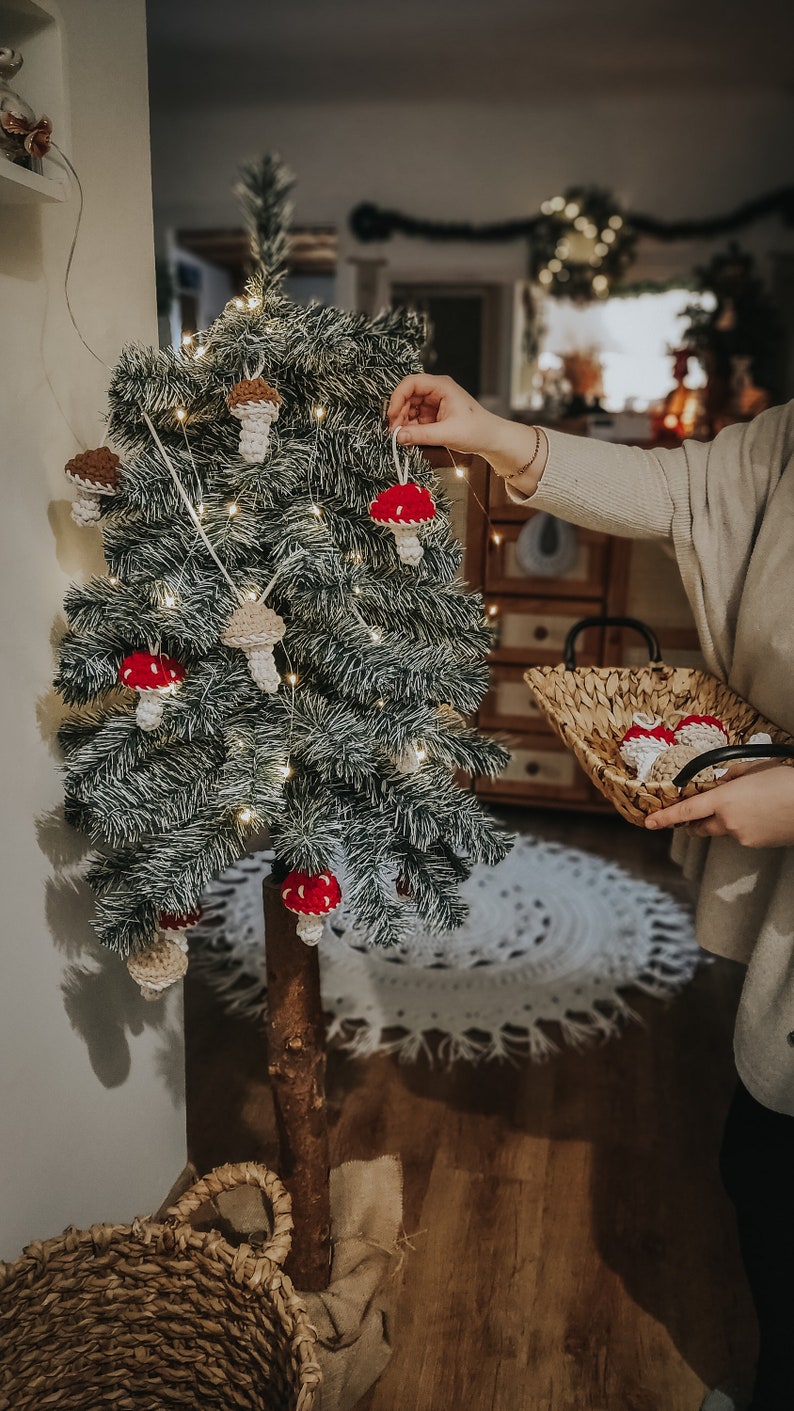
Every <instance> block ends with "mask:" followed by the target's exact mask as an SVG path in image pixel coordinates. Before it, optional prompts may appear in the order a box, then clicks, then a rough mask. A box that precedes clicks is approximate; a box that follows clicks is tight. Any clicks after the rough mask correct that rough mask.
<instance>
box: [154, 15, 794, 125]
mask: <svg viewBox="0 0 794 1411" xmlns="http://www.w3.org/2000/svg"><path fill="white" fill-rule="evenodd" d="M147 8H148V17H149V46H150V74H151V88H152V102H153V105H154V106H155V107H157V108H168V107H173V106H175V105H179V106H185V105H195V106H204V105H205V104H211V105H213V106H224V107H226V106H241V105H247V104H256V103H266V102H274V101H278V102H284V101H293V102H301V103H308V102H312V101H315V102H329V101H340V102H341V101H345V102H350V101H364V100H377V99H383V100H389V101H395V100H404V101H410V102H414V101H416V100H418V99H425V100H431V101H433V100H435V101H443V102H447V101H450V100H458V101H464V102H465V101H467V100H469V99H472V98H479V99H484V100H487V101H491V102H498V101H501V102H521V101H531V100H532V98H533V96H539V97H541V96H542V97H543V98H544V100H548V99H549V98H550V97H553V96H556V97H557V98H558V99H559V100H561V101H564V100H565V99H566V98H573V97H575V96H577V95H579V96H581V95H587V96H590V95H592V96H594V97H595V96H596V95H597V96H599V97H609V96H610V95H611V94H614V93H621V94H626V93H649V92H650V93H657V94H659V93H667V94H670V95H671V101H674V95H675V94H676V93H692V92H715V91H719V92H721V93H723V94H728V95H729V94H730V93H731V92H732V91H736V90H748V89H761V90H764V91H770V90H788V91H789V92H792V91H794V4H793V3H792V0H754V3H753V4H751V5H748V4H747V0H600V3H592V2H591V3H585V0H400V3H399V4H394V3H392V4H388V5H386V4H383V3H378V0H367V2H366V3H365V0H280V3H279V2H278V0H223V3H218V0H148V7H147ZM792 136H793V137H794V134H792Z"/></svg>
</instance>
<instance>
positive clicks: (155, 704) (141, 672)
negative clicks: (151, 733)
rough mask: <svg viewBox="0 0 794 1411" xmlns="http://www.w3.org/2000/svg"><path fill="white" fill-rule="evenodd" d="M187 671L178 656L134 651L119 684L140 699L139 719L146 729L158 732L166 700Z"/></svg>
mask: <svg viewBox="0 0 794 1411" xmlns="http://www.w3.org/2000/svg"><path fill="white" fill-rule="evenodd" d="M186 675H187V672H186V671H185V668H184V666H183V665H182V663H181V662H179V661H176V660H175V659H174V657H168V656H163V655H162V653H155V652H131V653H130V655H129V656H126V657H125V658H124V660H123V662H122V663H121V666H120V667H119V681H120V682H121V684H122V686H128V687H129V689H130V690H131V691H137V692H138V696H139V700H138V706H137V709H136V711H135V719H136V720H137V722H138V724H139V725H140V727H141V729H142V730H156V729H157V727H158V725H159V724H160V721H161V720H162V718H163V705H164V698H165V697H166V696H168V695H171V694H173V692H174V691H175V690H176V688H177V686H179V685H180V684H181V682H182V681H184V679H185V676H186Z"/></svg>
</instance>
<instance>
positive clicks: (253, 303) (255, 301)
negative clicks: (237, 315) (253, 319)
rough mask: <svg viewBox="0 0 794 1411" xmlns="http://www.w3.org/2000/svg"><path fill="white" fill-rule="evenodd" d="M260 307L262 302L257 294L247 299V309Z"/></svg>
mask: <svg viewBox="0 0 794 1411" xmlns="http://www.w3.org/2000/svg"><path fill="white" fill-rule="evenodd" d="M261 305H262V300H261V298H260V297H259V295H258V294H251V295H249V298H248V307H249V309H258V308H261Z"/></svg>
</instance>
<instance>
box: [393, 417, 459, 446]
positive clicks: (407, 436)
mask: <svg viewBox="0 0 794 1411" xmlns="http://www.w3.org/2000/svg"><path fill="white" fill-rule="evenodd" d="M449 438H450V424H449V422H448V421H436V420H435V418H433V419H432V420H430V421H409V422H406V423H405V424H404V425H403V426H401V427H400V429H399V431H398V432H397V440H398V442H399V444H400V445H401V446H446V445H447V444H448V441H449Z"/></svg>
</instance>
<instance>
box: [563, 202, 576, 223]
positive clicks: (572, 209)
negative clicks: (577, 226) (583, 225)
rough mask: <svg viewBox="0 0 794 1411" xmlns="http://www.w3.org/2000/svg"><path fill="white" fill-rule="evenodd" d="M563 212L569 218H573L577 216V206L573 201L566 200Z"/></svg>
mask: <svg viewBox="0 0 794 1411" xmlns="http://www.w3.org/2000/svg"><path fill="white" fill-rule="evenodd" d="M565 214H566V216H567V217H568V219H569V220H574V218H575V217H576V216H578V214H579V207H578V206H577V204H576V202H575V201H569V202H568V204H567V206H566V207H565Z"/></svg>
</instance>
